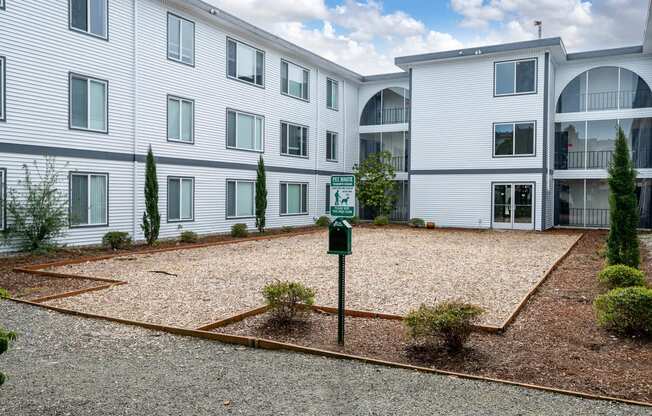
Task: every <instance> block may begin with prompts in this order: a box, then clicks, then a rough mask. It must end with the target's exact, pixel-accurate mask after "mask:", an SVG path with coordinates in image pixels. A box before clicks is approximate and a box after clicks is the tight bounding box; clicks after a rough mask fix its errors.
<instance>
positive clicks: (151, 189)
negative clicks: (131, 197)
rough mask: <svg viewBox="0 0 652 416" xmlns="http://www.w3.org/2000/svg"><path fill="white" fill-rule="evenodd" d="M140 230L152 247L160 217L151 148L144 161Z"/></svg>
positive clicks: (154, 163) (156, 180)
mask: <svg viewBox="0 0 652 416" xmlns="http://www.w3.org/2000/svg"><path fill="white" fill-rule="evenodd" d="M140 228H141V229H142V230H143V234H145V240H147V244H149V245H150V246H151V245H154V243H155V242H156V240H158V234H159V230H160V228H161V215H160V214H159V212H158V178H157V177H156V161H155V160H154V152H152V146H150V147H149V150H148V151H147V159H146V161H145V212H143V223H142V224H141V225H140Z"/></svg>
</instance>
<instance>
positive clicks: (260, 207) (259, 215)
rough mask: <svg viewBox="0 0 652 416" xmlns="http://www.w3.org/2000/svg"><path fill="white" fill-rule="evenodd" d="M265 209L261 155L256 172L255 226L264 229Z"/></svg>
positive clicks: (259, 229)
mask: <svg viewBox="0 0 652 416" xmlns="http://www.w3.org/2000/svg"><path fill="white" fill-rule="evenodd" d="M266 210H267V179H266V178H265V162H264V161H263V156H262V155H261V156H260V159H258V171H257V173H256V228H258V231H259V232H261V233H262V232H263V231H265V211H266Z"/></svg>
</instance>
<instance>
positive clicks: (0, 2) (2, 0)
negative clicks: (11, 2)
mask: <svg viewBox="0 0 652 416" xmlns="http://www.w3.org/2000/svg"><path fill="white" fill-rule="evenodd" d="M4 9H5V0H0V10H4Z"/></svg>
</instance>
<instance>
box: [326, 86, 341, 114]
mask: <svg viewBox="0 0 652 416" xmlns="http://www.w3.org/2000/svg"><path fill="white" fill-rule="evenodd" d="M339 94H340V90H339V83H338V82H337V81H335V80H333V79H330V78H327V79H326V107H328V108H330V109H331V110H337V109H338V108H339V107H338V106H339V102H338V101H339V100H338V98H339Z"/></svg>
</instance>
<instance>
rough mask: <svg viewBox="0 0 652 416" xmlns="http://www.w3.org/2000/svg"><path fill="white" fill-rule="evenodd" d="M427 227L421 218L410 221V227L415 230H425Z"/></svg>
mask: <svg viewBox="0 0 652 416" xmlns="http://www.w3.org/2000/svg"><path fill="white" fill-rule="evenodd" d="M425 226H426V222H425V221H424V220H422V219H421V218H412V219H411V220H410V227H413V228H424V227H425Z"/></svg>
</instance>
